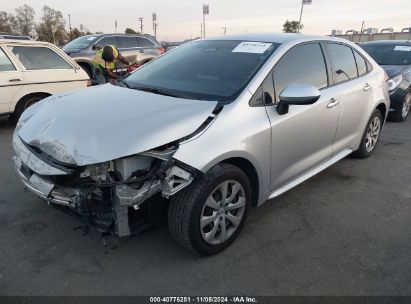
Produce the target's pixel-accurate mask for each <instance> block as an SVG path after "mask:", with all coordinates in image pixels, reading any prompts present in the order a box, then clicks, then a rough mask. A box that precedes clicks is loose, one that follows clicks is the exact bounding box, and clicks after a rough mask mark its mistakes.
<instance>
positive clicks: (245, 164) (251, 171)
mask: <svg viewBox="0 0 411 304" xmlns="http://www.w3.org/2000/svg"><path fill="white" fill-rule="evenodd" d="M222 163H227V164H231V165H233V166H236V167H237V168H239V169H241V170H242V171H243V172H244V173H245V174H246V175H247V176H248V180H249V181H250V185H251V197H252V201H251V204H252V206H257V204H258V199H259V188H260V185H259V179H258V174H257V170H256V169H255V167H254V165H253V164H252V163H251V162H250V161H249V160H247V159H245V158H241V157H233V158H228V159H225V160H224V161H222Z"/></svg>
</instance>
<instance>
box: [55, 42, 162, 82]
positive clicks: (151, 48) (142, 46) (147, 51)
mask: <svg viewBox="0 0 411 304" xmlns="http://www.w3.org/2000/svg"><path fill="white" fill-rule="evenodd" d="M106 45H114V46H115V47H117V49H118V50H119V51H120V53H121V54H122V55H123V56H124V57H125V58H126V59H127V60H128V61H129V62H130V63H136V64H138V65H143V64H144V63H146V62H148V61H150V60H152V59H154V58H157V57H158V56H160V55H161V54H163V53H164V49H163V47H162V45H161V44H160V43H159V42H158V41H157V40H156V39H155V38H154V37H152V36H145V35H144V36H142V35H125V34H98V35H87V36H82V37H79V38H77V39H74V40H73V41H71V42H69V43H67V44H66V45H65V46H64V47H63V51H65V52H66V54H67V55H69V56H70V57H71V58H73V59H74V60H75V61H76V62H77V63H78V64H79V65H80V66H81V67H82V68H83V69H84V70H85V71H86V72H87V73H88V74H89V76H91V75H92V69H91V61H92V60H93V57H94V55H95V53H96V51H97V50H98V49H100V48H101V47H104V46H106Z"/></svg>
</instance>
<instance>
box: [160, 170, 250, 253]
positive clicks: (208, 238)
mask: <svg viewBox="0 0 411 304" xmlns="http://www.w3.org/2000/svg"><path fill="white" fill-rule="evenodd" d="M224 189H225V190H224ZM250 202H251V187H250V182H249V181H248V178H247V176H246V175H245V173H244V172H243V171H241V170H240V169H239V168H237V167H235V166H233V165H230V164H219V165H216V166H215V167H213V168H212V169H211V170H210V171H209V172H208V173H207V174H206V175H205V176H203V177H200V178H198V179H197V180H195V181H194V182H193V183H192V184H191V185H189V186H188V187H186V188H185V189H183V190H181V191H180V192H179V193H177V194H176V195H175V196H174V197H173V198H172V199H171V202H170V206H169V212H168V224H169V229H170V232H171V235H172V236H173V237H174V238H175V239H176V240H177V241H178V242H179V243H180V244H181V245H182V246H183V247H184V248H186V249H188V250H190V251H192V252H194V253H197V254H200V255H213V254H216V253H218V252H220V251H222V250H224V249H225V248H227V247H228V246H229V245H230V244H231V243H232V242H233V241H234V240H235V238H236V237H237V236H238V234H239V233H240V231H241V228H242V226H243V225H244V222H245V220H246V218H247V214H248V209H249V206H250Z"/></svg>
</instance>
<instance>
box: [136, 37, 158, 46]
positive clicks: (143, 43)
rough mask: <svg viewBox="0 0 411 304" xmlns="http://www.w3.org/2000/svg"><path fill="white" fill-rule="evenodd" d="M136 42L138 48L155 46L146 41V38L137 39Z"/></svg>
mask: <svg viewBox="0 0 411 304" xmlns="http://www.w3.org/2000/svg"><path fill="white" fill-rule="evenodd" d="M138 40H139V43H140V46H142V47H155V46H156V45H155V44H154V42H152V41H150V40H148V39H147V38H142V37H139V38H138Z"/></svg>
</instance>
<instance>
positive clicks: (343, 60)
mask: <svg viewBox="0 0 411 304" xmlns="http://www.w3.org/2000/svg"><path fill="white" fill-rule="evenodd" d="M326 45H327V51H328V54H329V56H330V60H331V66H332V70H333V78H334V82H335V84H339V83H342V82H345V81H348V80H351V79H354V78H357V77H358V74H357V65H356V63H355V59H354V54H353V51H352V49H351V48H350V47H349V46H346V45H343V44H338V43H327V44H326Z"/></svg>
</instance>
